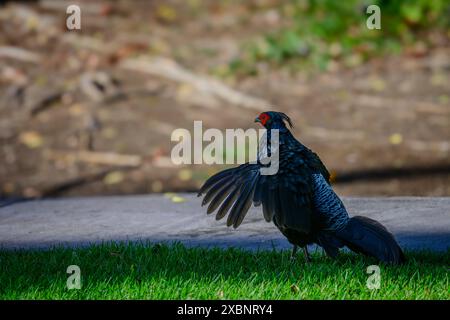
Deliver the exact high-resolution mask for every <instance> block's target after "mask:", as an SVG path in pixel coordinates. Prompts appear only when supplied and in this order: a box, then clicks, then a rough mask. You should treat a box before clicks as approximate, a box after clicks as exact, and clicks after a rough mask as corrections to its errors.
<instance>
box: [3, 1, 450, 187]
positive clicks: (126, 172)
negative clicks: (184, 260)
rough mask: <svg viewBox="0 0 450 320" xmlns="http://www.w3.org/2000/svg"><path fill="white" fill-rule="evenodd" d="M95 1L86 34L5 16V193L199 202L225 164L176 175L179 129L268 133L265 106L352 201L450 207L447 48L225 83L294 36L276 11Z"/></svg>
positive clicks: (53, 15)
mask: <svg viewBox="0 0 450 320" xmlns="http://www.w3.org/2000/svg"><path fill="white" fill-rule="evenodd" d="M55 3H59V5H55ZM81 3H82V4H84V5H83V10H84V11H83V20H82V23H83V24H82V30H79V31H76V30H75V31H67V30H66V28H65V18H66V14H65V7H64V5H65V4H66V3H65V2H64V1H61V2H59V1H57V2H48V1H42V2H40V4H35V3H33V4H27V5H21V4H7V5H6V6H4V7H0V196H1V195H2V196H42V195H46V196H58V195H66V196H78V195H98V194H132V193H133V194H134V193H150V192H167V191H193V190H196V189H197V188H198V187H199V185H201V183H202V182H203V181H204V180H205V179H206V178H207V177H208V176H209V175H210V174H211V173H213V172H215V171H216V170H218V169H219V167H214V168H211V167H208V166H204V165H193V166H185V167H179V166H175V165H173V163H172V162H171V161H170V152H171V148H172V147H173V145H174V143H172V142H171V140H170V136H171V133H172V132H173V130H174V129H176V128H187V129H190V130H192V128H193V121H194V120H202V121H203V127H204V128H219V129H225V128H249V127H255V128H256V124H254V123H253V119H254V118H255V116H256V115H258V114H259V113H260V112H261V111H264V109H273V110H280V111H283V112H286V113H287V114H288V115H289V116H290V117H291V118H292V119H293V122H294V126H295V127H294V130H293V132H294V135H295V136H296V137H297V138H298V139H299V140H301V141H302V142H303V143H304V144H306V145H307V146H309V147H310V148H311V149H313V150H314V151H316V152H317V153H318V154H319V155H320V157H321V158H322V159H323V161H324V163H325V164H326V165H327V167H328V168H329V169H330V170H331V171H332V172H333V174H334V176H335V180H336V189H337V191H338V192H340V194H343V195H389V196H392V195H423V196H449V195H450V159H449V154H450V99H449V93H450V90H449V89H450V46H449V39H448V35H442V34H439V33H431V34H429V35H427V37H429V39H428V40H430V42H431V43H432V45H431V46H426V47H424V46H423V45H422V43H421V42H417V43H416V44H415V45H414V46H412V47H410V48H405V50H403V52H402V53H401V54H399V55H395V56H382V57H376V58H374V59H371V60H370V61H369V62H367V63H358V61H356V62H355V63H354V65H353V66H352V67H348V66H344V65H341V64H339V63H335V64H333V65H331V66H330V68H329V70H327V71H324V72H318V73H311V72H295V73H293V72H290V71H289V69H286V68H272V67H271V66H270V65H265V64H261V65H258V66H257V67H258V68H259V69H260V72H259V73H258V75H252V76H233V77H219V76H217V75H216V74H215V73H216V71H217V70H221V68H223V69H226V68H227V63H228V62H229V61H230V59H232V58H233V56H235V55H236V53H237V52H238V51H239V50H241V48H242V45H243V44H245V42H246V41H249V39H253V38H254V37H255V36H257V35H258V34H260V33H261V31H262V30H266V29H268V28H279V27H280V26H281V25H282V24H283V21H279V20H277V18H276V15H275V14H274V11H273V9H272V8H270V7H268V8H266V7H264V8H254V7H251V6H244V5H231V4H227V5H226V6H225V5H215V4H214V3H213V2H210V3H209V5H208V6H205V8H201V9H198V10H196V11H195V12H191V11H189V10H190V9H189V8H184V7H183V6H184V5H183V2H180V1H178V2H175V3H176V4H179V6H176V8H177V9H176V10H173V9H171V8H172V7H165V6H164V5H162V3H164V2H163V1H153V2H150V4H147V2H144V1H142V2H141V1H138V2H136V3H135V4H134V5H133V6H131V5H128V6H127V5H125V4H124V2H122V1H118V2H114V3H112V4H111V3H109V2H100V1H89V2H87V1H85V2H81ZM171 3H172V2H171ZM249 3H250V2H249ZM249 10H253V11H252V14H251V15H250V14H249ZM141 58H144V59H146V60H141ZM136 61H138V62H137V63H138V66H137V67H136V64H133V63H136ZM139 61H141V62H142V61H146V63H144V64H142V66H141V65H139V63H140V62H139ZM212 78H214V80H211V79H212ZM205 83H206V84H205ZM214 83H218V84H219V87H220V90H222V89H223V88H232V89H233V90H234V91H231V92H232V94H227V93H228V91H227V92H226V93H225V94H222V93H221V92H219V91H220V90H219V89H217V86H216V87H214V85H213V84H214ZM205 87H206V88H205ZM216 89H217V90H216ZM234 94H236V96H237V97H238V98H239V99H237V100H236V99H235V100H233V97H234ZM371 170H378V171H375V173H372V175H371V176H372V179H370V178H368V176H370V172H372V171H371ZM354 172H362V174H361V175H360V176H359V178H355V179H345V178H344V177H348V176H349V175H350V176H351V174H352V173H354ZM385 172H393V173H392V174H391V175H388V176H386V177H384V178H383V173H385ZM377 175H379V176H378V178H379V179H376V178H377ZM374 177H375V178H374ZM350 180H351V181H350ZM339 182H341V183H339Z"/></svg>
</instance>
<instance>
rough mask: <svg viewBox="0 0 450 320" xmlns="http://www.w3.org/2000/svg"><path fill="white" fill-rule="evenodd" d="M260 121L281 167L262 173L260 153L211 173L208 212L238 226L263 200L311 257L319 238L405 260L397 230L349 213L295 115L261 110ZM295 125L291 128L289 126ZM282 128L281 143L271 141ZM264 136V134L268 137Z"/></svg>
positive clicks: (332, 251) (333, 250) (331, 251)
mask: <svg viewBox="0 0 450 320" xmlns="http://www.w3.org/2000/svg"><path fill="white" fill-rule="evenodd" d="M255 122H259V123H260V124H261V125H263V126H264V127H265V128H266V129H267V130H266V137H265V138H264V137H263V139H267V143H266V144H264V143H262V144H261V145H262V146H263V148H266V150H265V151H266V154H267V155H269V156H270V155H271V154H272V153H275V152H278V171H277V172H276V173H275V174H271V175H268V174H262V173H261V170H260V169H261V168H263V167H264V166H267V165H266V164H263V162H262V161H261V158H260V156H259V157H258V161H256V162H255V163H245V164H242V165H240V166H238V167H235V168H231V169H226V170H223V171H221V172H219V173H217V174H215V175H213V176H212V177H210V178H209V179H208V180H207V181H206V182H205V183H204V184H203V186H202V187H201V188H200V190H199V193H198V196H202V195H204V198H203V201H202V206H204V205H207V204H209V205H208V208H207V213H208V214H211V213H212V212H214V211H216V210H217V209H218V210H217V213H216V219H217V220H220V219H222V218H224V217H225V216H226V215H227V214H228V218H227V226H233V227H234V228H237V227H238V226H239V225H240V224H241V223H242V221H243V219H244V217H245V215H246V214H247V212H248V210H249V208H250V207H251V205H252V204H253V205H254V206H260V205H262V212H263V216H264V219H265V220H266V221H267V222H271V221H272V222H273V223H274V224H275V226H276V227H277V228H278V229H279V230H280V231H281V233H282V234H283V235H284V236H285V237H286V238H287V240H288V241H289V242H290V243H291V244H292V245H293V250H292V256H293V257H294V256H295V254H296V252H297V248H298V247H301V248H303V252H304V255H305V258H306V261H308V262H309V261H310V256H309V253H308V249H307V246H308V245H309V244H317V245H319V246H320V247H322V248H323V249H324V251H325V253H326V254H327V255H328V256H330V257H332V258H334V257H336V256H337V255H338V254H339V249H341V248H342V247H344V246H346V247H348V248H349V249H350V250H352V251H354V252H357V253H361V254H364V255H367V256H372V257H375V258H376V259H378V260H379V261H382V262H385V263H391V264H400V263H402V262H404V261H405V256H404V254H403V251H402V249H401V248H400V246H399V245H398V243H397V241H396V240H395V238H394V236H393V235H392V234H391V233H390V232H389V231H388V230H387V229H386V228H385V227H384V226H383V225H382V224H380V223H379V222H377V221H375V220H373V219H370V218H367V217H363V216H354V217H349V215H348V212H347V210H346V208H345V206H344V204H343V203H342V201H341V199H340V198H339V197H338V196H337V195H336V193H335V192H334V191H333V189H332V187H331V185H330V174H329V172H328V170H327V168H326V167H325V165H324V164H323V163H322V161H321V160H320V158H319V157H318V155H317V154H316V153H314V152H313V151H311V150H310V149H308V148H307V147H306V146H304V145H303V144H302V143H300V142H299V141H298V140H296V139H295V137H294V136H293V135H292V133H291V132H290V130H289V128H292V121H291V119H290V118H289V117H288V116H287V115H286V114H284V113H281V112H275V111H268V112H263V113H261V114H260V115H259V116H258V117H257V118H256V119H255ZM287 125H289V128H288V127H287ZM273 130H278V145H277V148H275V145H273V146H272V144H271V143H270V142H269V141H271V139H270V138H271V134H272V132H273ZM263 139H262V140H263Z"/></svg>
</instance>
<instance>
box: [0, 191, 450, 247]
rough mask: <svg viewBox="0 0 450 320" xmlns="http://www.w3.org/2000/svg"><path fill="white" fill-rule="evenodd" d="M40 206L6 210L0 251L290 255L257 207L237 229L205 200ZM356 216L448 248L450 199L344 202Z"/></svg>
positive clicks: (151, 198) (131, 199) (153, 198)
mask: <svg viewBox="0 0 450 320" xmlns="http://www.w3.org/2000/svg"><path fill="white" fill-rule="evenodd" d="M178 196H180V197H182V198H183V199H184V202H181V203H176V202H174V201H172V200H171V198H170V197H167V196H163V195H148V196H120V197H92V198H66V199H48V200H37V201H29V202H22V203H16V204H12V205H9V206H6V207H3V208H0V246H1V247H3V248H7V249H11V248H47V247H51V246H54V245H65V246H80V245H87V244H90V243H99V242H102V241H140V240H144V241H147V240H150V241H158V242H161V241H181V242H182V243H184V244H186V245H189V246H206V247H213V246H219V247H229V246H236V247H241V248H246V249H271V248H273V247H275V248H290V247H291V246H290V245H289V243H288V242H287V240H285V238H284V237H283V236H282V235H281V234H280V233H279V232H278V230H277V229H276V228H275V226H273V224H271V223H266V222H265V221H264V219H263V217H262V213H261V208H252V209H251V210H250V212H249V213H248V215H247V217H246V218H245V219H244V222H243V223H242V225H241V226H240V227H239V228H238V229H236V230H235V229H233V228H227V227H226V224H225V221H224V220H223V221H216V220H215V218H214V215H211V216H207V215H206V213H205V212H206V209H205V208H202V207H200V199H199V198H197V197H196V196H195V195H193V194H179V195H178ZM343 201H344V203H345V205H346V206H347V208H348V210H349V212H350V214H351V215H364V216H368V217H371V218H374V219H376V220H378V221H380V222H381V223H383V224H384V225H385V226H386V227H387V228H388V229H389V230H390V231H392V232H393V233H394V234H395V236H396V237H397V239H398V241H399V242H400V244H401V245H402V246H403V247H404V248H408V249H431V250H436V251H444V250H448V249H449V248H450V198H448V197H447V198H416V197H401V198H344V199H343Z"/></svg>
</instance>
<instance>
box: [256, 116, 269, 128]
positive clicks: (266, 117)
mask: <svg viewBox="0 0 450 320" xmlns="http://www.w3.org/2000/svg"><path fill="white" fill-rule="evenodd" d="M269 119H270V117H269V115H268V114H266V113H262V114H261V115H260V116H259V121H261V124H262V125H263V126H265V125H266V123H267V121H269Z"/></svg>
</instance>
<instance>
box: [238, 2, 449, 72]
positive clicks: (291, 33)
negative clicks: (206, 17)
mask: <svg viewBox="0 0 450 320" xmlns="http://www.w3.org/2000/svg"><path fill="white" fill-rule="evenodd" d="M371 4H376V5H378V6H379V7H380V9H381V29H380V30H376V29H375V30H370V29H368V28H367V27H366V21H367V19H368V17H369V16H370V15H371V14H368V13H366V9H367V7H368V6H369V5H371ZM449 12H450V2H449V1H448V0H433V1H428V0H408V1H401V0H371V1H365V0H346V1H335V0H304V1H288V2H287V3H285V4H284V5H283V6H281V7H280V8H279V13H280V16H281V19H283V20H284V21H288V22H289V26H288V27H285V28H282V29H280V30H277V31H274V32H269V33H267V34H265V35H263V36H262V37H261V38H259V39H257V40H255V41H252V42H251V43H248V44H246V45H245V47H244V48H243V49H244V50H243V53H242V54H241V55H240V56H239V57H237V58H236V59H235V60H233V61H232V62H231V63H230V66H229V69H230V71H231V72H232V73H245V74H252V73H256V72H257V69H256V65H257V64H258V63H259V62H268V63H271V64H276V65H280V64H284V63H286V62H290V61H294V62H296V63H295V64H291V67H294V68H295V66H297V67H302V68H303V67H305V66H312V67H315V68H317V67H318V68H319V69H322V70H324V69H327V68H328V67H329V63H330V62H331V61H343V63H344V65H346V66H352V65H357V64H359V63H361V62H363V61H365V60H366V59H368V58H369V57H370V56H373V55H375V54H383V53H398V52H400V51H401V49H402V46H404V45H409V44H411V43H413V41H414V40H415V39H416V37H417V35H418V34H419V33H420V32H424V31H428V30H430V29H436V28H437V29H443V30H445V28H448V27H449V19H448V14H449Z"/></svg>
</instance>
